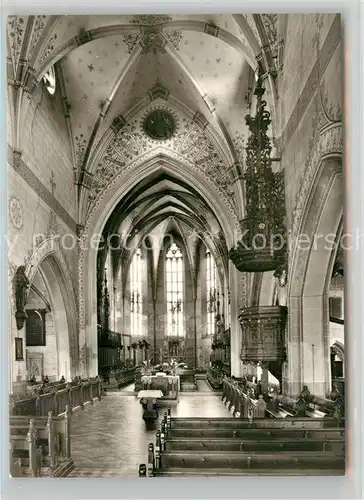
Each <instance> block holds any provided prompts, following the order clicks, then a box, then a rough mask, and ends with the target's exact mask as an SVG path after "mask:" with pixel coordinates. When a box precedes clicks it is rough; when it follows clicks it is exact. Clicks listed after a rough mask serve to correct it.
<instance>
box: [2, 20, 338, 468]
mask: <svg viewBox="0 0 364 500" xmlns="http://www.w3.org/2000/svg"><path fill="white" fill-rule="evenodd" d="M6 46H7V102H6V106H7V148H8V160H7V161H8V165H7V172H8V279H9V281H8V283H9V297H8V325H9V327H8V339H9V343H8V359H9V422H10V427H9V429H10V435H9V460H10V474H11V475H12V476H13V477H107V476H137V477H157V476H161V477H168V476H174V477H176V476H189V475H194V476H196V475H200V476H213V475H215V476H216V475H221V476H224V475H255V474H256V475H262V474H267V475H343V474H345V341H344V308H345V304H344V267H345V251H344V250H345V249H344V247H343V244H342V237H343V234H344V233H343V231H344V228H343V207H344V202H343V192H344V181H343V116H342V114H343V92H342V80H343V56H342V50H343V47H342V30H341V18H340V15H337V14H328V13H321V14H234V15H233V14H232V15H227V14H218V15H186V14H181V15H174V14H173V15H172V14H170V15H168V14H166V15H129V16H126V15H125V16H123V15H114V16H73V15H67V16H59V15H49V16H48V15H36V16H31V15H30V16H23V17H21V16H9V17H8V19H7V39H6Z"/></svg>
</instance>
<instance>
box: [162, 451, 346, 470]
mask: <svg viewBox="0 0 364 500" xmlns="http://www.w3.org/2000/svg"><path fill="white" fill-rule="evenodd" d="M174 467H188V468H193V467H196V468H199V469H214V468H224V467H227V468H238V469H266V470H267V472H269V470H271V469H279V468H288V469H295V468H298V469H301V470H304V469H305V468H306V469H307V468H308V469H312V468H315V467H317V469H318V470H325V469H330V470H331V469H341V470H343V469H344V467H345V460H344V455H343V454H341V455H340V454H337V453H333V452H320V451H315V452H311V451H298V452H293V451H289V452H281V453H271V452H255V451H249V452H244V451H238V452H225V453H223V454H222V453H221V452H214V451H193V452H191V451H165V452H164V453H163V454H162V455H161V468H162V469H164V468H165V469H168V468H174Z"/></svg>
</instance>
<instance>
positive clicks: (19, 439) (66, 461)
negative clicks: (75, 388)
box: [10, 408, 73, 477]
mask: <svg viewBox="0 0 364 500" xmlns="http://www.w3.org/2000/svg"><path fill="white" fill-rule="evenodd" d="M70 418H71V410H70V409H69V408H67V411H66V413H65V416H64V417H58V418H57V417H56V418H53V415H52V412H49V414H48V417H47V418H44V417H35V418H32V419H30V420H29V418H28V417H24V416H11V417H10V439H11V444H12V450H13V452H12V459H14V460H15V462H16V463H17V465H18V466H22V467H28V468H29V471H28V475H31V476H34V475H39V474H40V470H41V468H43V469H44V468H46V469H47V474H46V475H50V476H52V477H60V476H65V475H67V474H68V473H69V472H70V470H72V468H73V460H72V458H71V421H70ZM30 435H31V436H34V440H35V445H34V446H35V447H36V459H34V457H33V455H34V453H35V452H34V450H33V448H32V450H33V451H32V453H33V455H32V454H31V449H30V448H29V446H28V447H27V446H26V444H25V443H29V442H30V441H29V439H30ZM32 439H33V438H32ZM31 442H32V441H31ZM32 446H33V444H32ZM32 457H33V458H32ZM19 459H20V462H19ZM35 461H36V463H37V468H36V469H35V468H34V467H35V466H34V464H35ZM39 461H40V463H39Z"/></svg>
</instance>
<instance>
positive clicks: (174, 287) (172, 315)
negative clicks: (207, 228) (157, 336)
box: [166, 243, 184, 337]
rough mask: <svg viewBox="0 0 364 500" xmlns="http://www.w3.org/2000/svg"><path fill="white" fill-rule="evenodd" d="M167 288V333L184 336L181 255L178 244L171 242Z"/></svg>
mask: <svg viewBox="0 0 364 500" xmlns="http://www.w3.org/2000/svg"><path fill="white" fill-rule="evenodd" d="M166 290H167V335H168V336H170V337H183V336H184V321H183V257H182V252H181V250H180V249H179V248H178V246H177V245H176V244H175V243H173V244H172V245H171V247H170V249H169V251H168V253H167V260H166Z"/></svg>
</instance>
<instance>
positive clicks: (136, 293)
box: [130, 249, 143, 335]
mask: <svg viewBox="0 0 364 500" xmlns="http://www.w3.org/2000/svg"><path fill="white" fill-rule="evenodd" d="M142 312H143V311H142V273H141V251H140V249H138V250H137V251H136V253H135V255H134V257H133V260H132V262H131V266H130V333H131V335H142Z"/></svg>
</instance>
